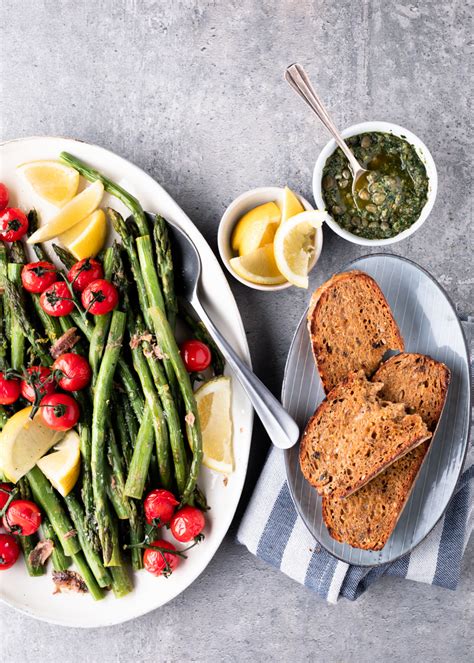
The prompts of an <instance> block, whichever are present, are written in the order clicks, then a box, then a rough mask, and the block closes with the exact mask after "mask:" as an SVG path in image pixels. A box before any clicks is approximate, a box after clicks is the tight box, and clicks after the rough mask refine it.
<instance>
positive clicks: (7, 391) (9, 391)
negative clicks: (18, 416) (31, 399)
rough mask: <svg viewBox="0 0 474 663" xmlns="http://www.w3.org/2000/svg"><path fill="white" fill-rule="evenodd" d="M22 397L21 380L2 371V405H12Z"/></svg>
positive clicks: (0, 377) (0, 388)
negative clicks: (8, 376)
mask: <svg viewBox="0 0 474 663" xmlns="http://www.w3.org/2000/svg"><path fill="white" fill-rule="evenodd" d="M19 398H20V380H18V379H17V378H7V377H5V375H4V373H0V405H11V404H12V403H15V401H17V400H18V399H19Z"/></svg>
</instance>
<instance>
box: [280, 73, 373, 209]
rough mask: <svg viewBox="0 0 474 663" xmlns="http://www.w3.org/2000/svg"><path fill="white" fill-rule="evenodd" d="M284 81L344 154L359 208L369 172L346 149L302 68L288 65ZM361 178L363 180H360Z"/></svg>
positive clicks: (342, 139)
mask: <svg viewBox="0 0 474 663" xmlns="http://www.w3.org/2000/svg"><path fill="white" fill-rule="evenodd" d="M285 80H286V81H287V82H288V83H289V84H290V85H291V87H292V88H293V89H294V90H295V91H296V92H297V93H298V94H299V95H300V97H301V98H302V99H303V101H305V102H306V103H307V105H308V106H309V107H310V108H311V110H312V111H313V113H315V114H316V115H317V116H318V117H319V119H320V120H321V122H322V123H323V124H324V126H325V127H326V129H327V130H328V131H329V133H330V134H331V135H332V137H333V138H334V140H335V141H336V143H337V144H338V145H339V147H340V148H341V150H342V151H343V152H344V154H345V156H346V158H347V160H348V162H349V166H350V168H351V170H352V197H353V198H354V201H355V204H356V206H357V207H359V204H358V195H357V192H358V191H360V190H361V189H362V188H363V186H365V184H366V177H367V173H368V172H369V171H368V170H367V169H366V168H362V166H361V165H360V163H359V162H358V161H357V159H356V158H355V156H354V155H353V154H352V152H351V150H350V149H349V148H348V147H347V144H346V142H345V140H344V138H343V137H342V136H341V134H340V133H339V131H338V130H337V128H336V125H335V124H334V122H333V121H332V119H331V117H330V116H329V113H328V112H327V110H326V108H325V106H324V104H323V102H322V101H321V99H320V98H319V97H318V95H317V94H316V92H315V90H314V88H313V86H312V84H311V81H310V80H309V77H308V75H307V73H306V72H305V70H304V69H303V67H302V66H301V65H300V64H298V63H295V64H290V66H289V67H287V69H286V71H285ZM361 178H363V179H362V180H361ZM359 180H360V181H359Z"/></svg>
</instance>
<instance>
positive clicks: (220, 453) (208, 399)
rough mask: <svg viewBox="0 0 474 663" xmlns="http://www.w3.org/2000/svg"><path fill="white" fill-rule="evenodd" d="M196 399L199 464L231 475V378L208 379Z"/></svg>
mask: <svg viewBox="0 0 474 663" xmlns="http://www.w3.org/2000/svg"><path fill="white" fill-rule="evenodd" d="M195 396H196V403H197V407H198V412H199V421H200V423H201V431H202V445H203V452H204V453H203V461H202V462H203V464H204V465H205V466H206V467H208V468H209V469H211V470H215V471H216V472H222V473H223V474H230V473H231V472H232V470H233V469H234V461H233V454H232V417H231V401H232V392H231V381H230V378H227V377H222V376H221V377H218V378H214V379H212V380H209V382H206V383H205V384H203V385H202V387H199V389H198V390H197V391H196V394H195Z"/></svg>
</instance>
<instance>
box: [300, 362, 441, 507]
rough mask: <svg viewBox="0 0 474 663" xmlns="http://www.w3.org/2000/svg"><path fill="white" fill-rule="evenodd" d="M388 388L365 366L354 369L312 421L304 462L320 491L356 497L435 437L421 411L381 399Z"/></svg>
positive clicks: (305, 471) (304, 442)
mask: <svg viewBox="0 0 474 663" xmlns="http://www.w3.org/2000/svg"><path fill="white" fill-rule="evenodd" d="M382 388H383V384H382V383H381V382H376V383H374V382H369V381H368V380H367V379H366V377H365V374H364V371H363V370H361V371H358V372H357V373H350V374H349V375H348V376H347V377H346V378H345V379H344V380H342V382H340V383H339V384H338V385H337V386H336V387H334V389H332V390H331V392H330V393H329V394H328V396H327V397H326V399H325V400H324V401H323V402H322V403H321V404H320V406H319V407H318V409H317V410H316V412H315V414H314V415H313V417H312V418H311V419H310V421H309V422H308V425H307V426H306V429H305V431H304V433H303V437H302V439H301V444H300V465H301V470H302V472H303V475H304V477H305V478H306V479H307V481H309V483H310V484H311V485H312V486H314V488H316V490H317V491H318V493H319V494H320V495H334V497H346V496H347V495H350V494H351V493H353V492H355V491H356V490H358V489H359V488H361V487H362V486H364V485H365V484H366V483H368V482H369V481H370V480H371V479H373V478H374V477H375V476H377V475H378V474H380V473H381V472H383V470H385V469H386V468H387V467H388V466H389V465H391V464H392V463H394V462H395V461H396V460H398V459H399V458H401V457H402V456H404V455H405V454H407V453H408V452H409V451H411V450H412V449H414V448H415V447H417V446H418V445H419V444H421V443H422V442H424V441H425V440H427V439H429V438H430V437H431V433H430V432H429V431H428V429H427V427H426V425H425V424H424V423H423V421H422V419H421V417H420V416H419V415H417V414H407V413H406V410H405V406H404V405H403V404H402V403H390V402H388V401H384V400H382V399H380V398H379V397H378V393H379V392H380V391H381V389H382Z"/></svg>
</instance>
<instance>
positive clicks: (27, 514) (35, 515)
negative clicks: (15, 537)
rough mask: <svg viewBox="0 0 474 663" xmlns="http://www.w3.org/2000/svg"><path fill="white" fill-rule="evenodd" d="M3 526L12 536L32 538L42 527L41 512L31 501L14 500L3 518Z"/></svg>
mask: <svg viewBox="0 0 474 663" xmlns="http://www.w3.org/2000/svg"><path fill="white" fill-rule="evenodd" d="M3 525H4V527H5V529H6V530H7V532H10V533H11V534H19V535H20V536H30V534H34V533H35V532H36V531H37V530H38V528H39V526H40V525H41V511H40V510H39V508H38V507H37V506H36V504H35V503H34V502H31V501H30V500H13V502H11V504H10V506H9V507H8V509H7V512H6V514H5V515H4V516H3Z"/></svg>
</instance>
